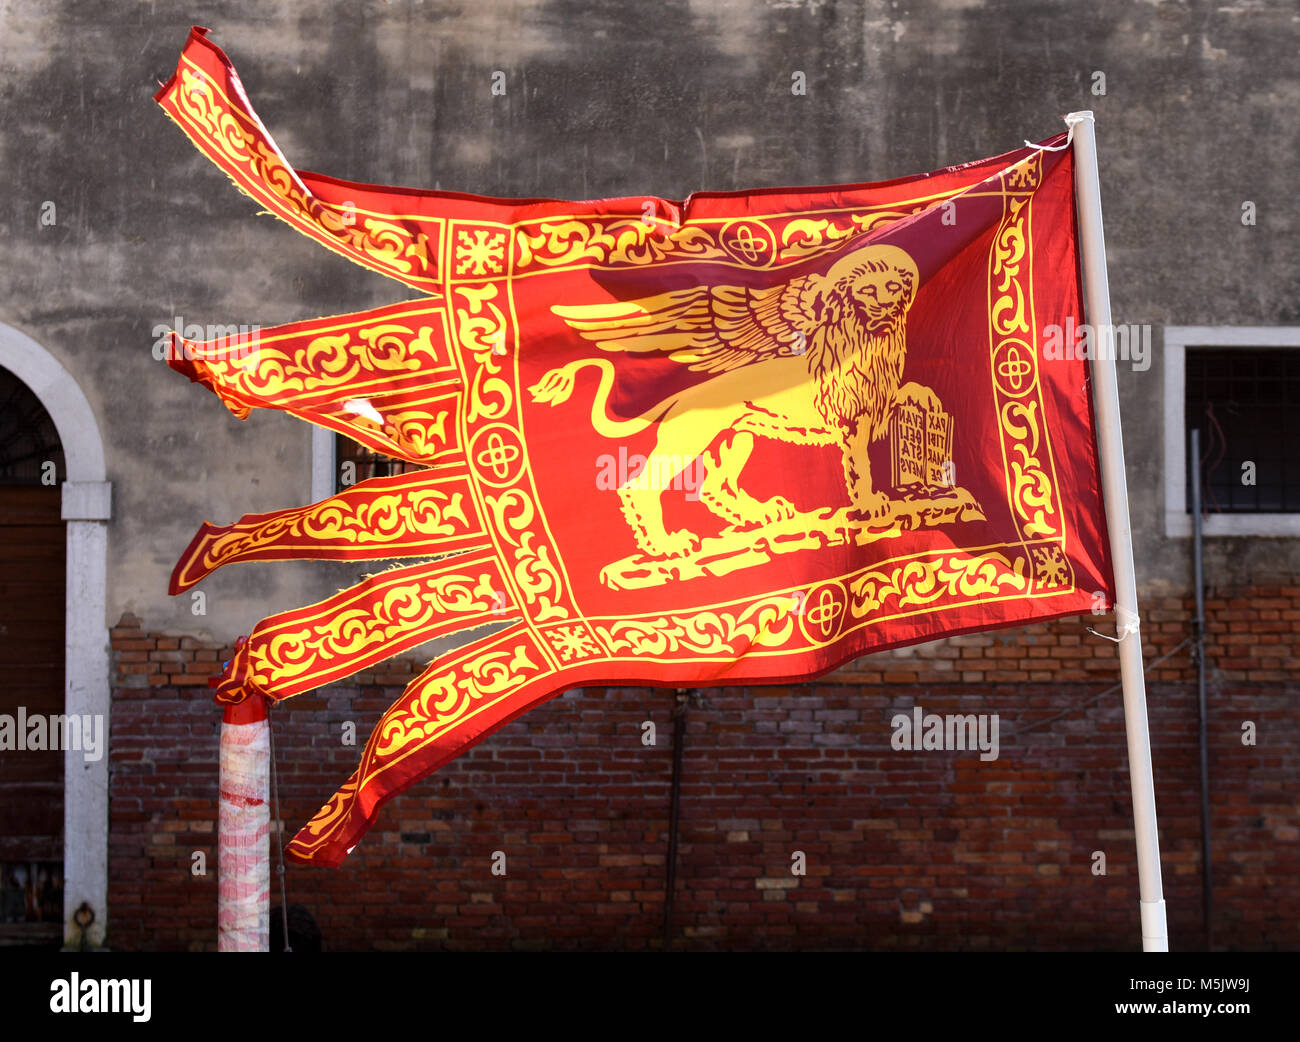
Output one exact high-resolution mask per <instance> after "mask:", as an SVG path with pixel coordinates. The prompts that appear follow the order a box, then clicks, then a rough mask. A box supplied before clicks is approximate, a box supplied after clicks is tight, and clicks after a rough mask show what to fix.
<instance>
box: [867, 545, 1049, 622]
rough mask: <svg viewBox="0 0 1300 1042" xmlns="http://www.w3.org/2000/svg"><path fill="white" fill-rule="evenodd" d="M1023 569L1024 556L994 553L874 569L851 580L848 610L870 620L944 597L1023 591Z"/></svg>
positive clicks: (1026, 586)
mask: <svg viewBox="0 0 1300 1042" xmlns="http://www.w3.org/2000/svg"><path fill="white" fill-rule="evenodd" d="M1024 569H1025V561H1024V558H1023V557H1016V558H1015V559H1014V560H1013V559H1011V558H1008V557H1007V556H1006V555H1004V554H1001V553H996V552H990V553H985V554H982V555H977V556H970V555H968V554H966V553H964V552H961V551H957V552H955V553H949V554H943V555H941V556H938V557H935V558H931V559H929V560H926V559H918V560H912V561H905V562H904V563H902V564H900V565H895V566H892V567H889V568H873V569H870V570H868V571H866V572H864V573H862V574H859V575H858V576H856V577H855V578H854V579H852V580H851V581H850V583H849V594H850V599H849V609H850V612H851V613H852V615H853V617H854V618H856V619H869V617H870V616H872V615H874V614H876V613H877V612H879V611H881V610H882V609H884V608H890V609H895V610H897V609H899V608H906V607H915V606H919V605H924V604H932V603H934V602H935V601H937V600H940V599H941V598H944V597H963V598H971V597H982V596H997V595H999V594H1003V593H1006V592H1007V591H1008V590H1010V591H1014V592H1016V593H1024V592H1026V591H1027V590H1028V589H1029V580H1028V579H1027V578H1026V576H1025V574H1024Z"/></svg>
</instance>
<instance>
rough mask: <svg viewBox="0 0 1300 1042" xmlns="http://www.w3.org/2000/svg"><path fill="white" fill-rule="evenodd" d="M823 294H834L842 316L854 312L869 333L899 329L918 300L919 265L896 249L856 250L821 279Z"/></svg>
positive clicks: (837, 262)
mask: <svg viewBox="0 0 1300 1042" xmlns="http://www.w3.org/2000/svg"><path fill="white" fill-rule="evenodd" d="M822 278H823V281H822V284H821V291H822V293H823V294H833V295H834V297H836V298H837V303H839V304H840V306H841V313H844V312H845V311H848V310H849V309H852V310H853V311H855V312H856V313H857V316H858V320H859V322H861V323H862V325H863V326H865V327H866V329H867V331H868V332H869V333H873V334H879V333H884V332H885V331H887V330H893V329H897V328H898V327H899V325H900V324H901V323H902V322H903V320H904V319H905V318H906V316H907V309H908V308H910V307H911V306H912V300H913V299H914V298H915V296H916V287H917V283H918V281H919V280H920V276H919V274H918V272H917V270H916V262H915V261H913V260H912V258H911V257H910V256H908V254H907V253H905V252H904V251H903V250H901V249H899V248H898V247H897V246H887V245H871V246H864V247H862V248H861V249H858V250H854V251H853V252H852V253H850V254H849V255H848V256H847V257H842V258H841V259H840V260H838V261H836V262H835V264H833V265H832V266H831V269H830V270H829V271H828V272H827V273H826V274H825V275H824V276H823V277H822Z"/></svg>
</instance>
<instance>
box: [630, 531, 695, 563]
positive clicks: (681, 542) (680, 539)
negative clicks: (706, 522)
mask: <svg viewBox="0 0 1300 1042" xmlns="http://www.w3.org/2000/svg"><path fill="white" fill-rule="evenodd" d="M699 546H700V537H699V536H697V535H696V534H695V533H694V532H692V531H690V530H689V529H686V528H679V529H678V530H677V531H676V532H665V533H663V535H660V536H656V537H655V538H654V539H645V540H643V541H642V543H641V549H642V550H644V551H645V552H646V553H647V554H648V555H649V556H651V557H685V556H686V555H687V554H689V553H691V552H693V551H694V550H697V549H699Z"/></svg>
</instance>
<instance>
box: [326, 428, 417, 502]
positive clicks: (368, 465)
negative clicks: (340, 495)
mask: <svg viewBox="0 0 1300 1042" xmlns="http://www.w3.org/2000/svg"><path fill="white" fill-rule="evenodd" d="M334 439H335V440H334V461H335V467H334V490H335V491H336V492H341V491H342V490H343V489H345V488H347V487H348V486H349V485H355V484H356V483H357V482H358V481H365V480H366V478H383V477H388V476H389V475H391V474H405V473H407V472H409V471H412V470H421V469H423V468H422V467H421V466H420V464H418V463H408V462H407V461H406V460H404V459H397V458H395V457H393V456H385V455H384V454H383V453H382V452H375V451H374V450H372V449H369V448H367V447H366V446H364V445H361V444H359V443H358V442H355V441H353V440H352V439H351V438H349V437H347V435H344V434H336V435H335V436H334Z"/></svg>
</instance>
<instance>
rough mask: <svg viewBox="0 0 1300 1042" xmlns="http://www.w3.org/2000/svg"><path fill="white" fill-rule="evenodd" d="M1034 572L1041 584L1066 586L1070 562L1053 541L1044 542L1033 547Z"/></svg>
mask: <svg viewBox="0 0 1300 1042" xmlns="http://www.w3.org/2000/svg"><path fill="white" fill-rule="evenodd" d="M1032 552H1033V556H1034V574H1035V576H1036V578H1037V579H1038V582H1039V584H1040V585H1042V586H1068V585H1069V584H1070V562H1069V561H1067V560H1066V559H1065V555H1064V554H1063V553H1061V548H1060V547H1059V546H1057V545H1056V544H1055V543H1045V544H1043V545H1042V546H1035V547H1034V548H1033V551H1032Z"/></svg>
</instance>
